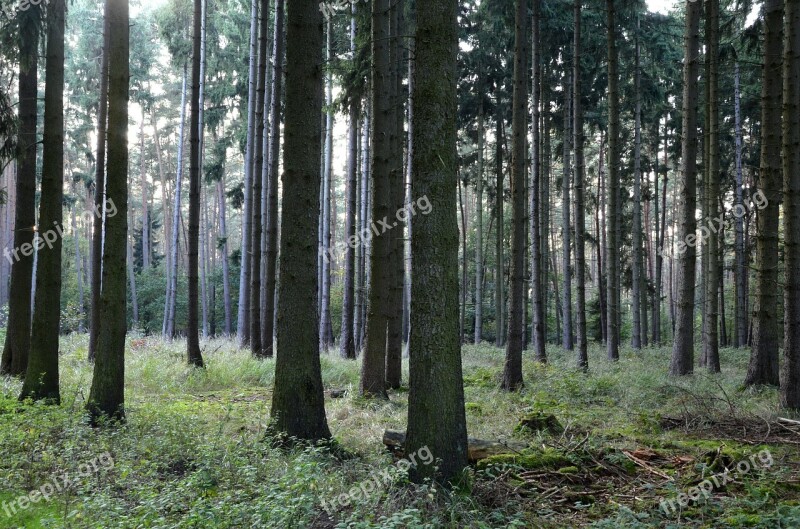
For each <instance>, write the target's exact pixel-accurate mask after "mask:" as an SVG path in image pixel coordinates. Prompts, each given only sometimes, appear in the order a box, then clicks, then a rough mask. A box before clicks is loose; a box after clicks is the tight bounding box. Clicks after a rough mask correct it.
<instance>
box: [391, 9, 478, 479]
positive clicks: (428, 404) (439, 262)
mask: <svg viewBox="0 0 800 529" xmlns="http://www.w3.org/2000/svg"><path fill="white" fill-rule="evenodd" d="M457 4H458V2H457V1H456V0H420V1H418V2H417V4H416V5H417V31H416V47H415V60H416V66H415V79H414V83H413V87H414V95H413V104H414V111H413V116H414V125H413V129H414V148H413V152H414V159H413V162H412V165H413V167H414V178H412V181H411V185H412V196H415V197H423V196H426V197H428V200H429V201H430V203H431V205H432V206H433V207H432V209H431V211H430V213H429V214H428V215H415V216H414V217H412V220H411V223H412V232H413V234H414V237H413V239H412V240H411V245H412V254H413V256H414V260H413V261H412V267H413V271H412V277H413V282H412V285H411V289H412V294H411V303H412V309H411V342H410V344H409V352H410V354H411V358H410V363H411V371H410V373H411V378H410V381H409V386H410V391H409V395H408V435H407V438H406V445H405V446H406V450H407V451H408V453H415V452H417V451H418V450H421V449H423V448H424V447H427V448H428V449H429V450H430V451H431V453H433V454H436V456H435V457H436V459H437V460H438V464H437V465H435V466H434V465H417V466H416V467H412V469H411V470H410V474H409V477H410V479H411V480H412V481H413V482H415V483H422V482H424V480H425V479H426V478H433V479H435V480H437V481H439V482H442V483H448V482H457V481H459V480H460V479H461V478H462V472H463V470H464V468H465V467H466V466H467V427H466V417H465V413H464V390H463V378H462V371H461V344H460V343H459V341H458V229H457V227H456V222H457V221H456V215H455V212H456V204H455V192H456V182H457V178H458V176H457V157H456V135H457V134H456V113H457V100H456V99H457V98H456V86H457V74H456V64H457V61H456V58H457V43H458V30H457V25H456V15H457V7H458V6H457ZM431 248H436V251H434V252H432V251H430V249H431Z"/></svg>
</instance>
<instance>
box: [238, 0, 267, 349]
mask: <svg viewBox="0 0 800 529" xmlns="http://www.w3.org/2000/svg"><path fill="white" fill-rule="evenodd" d="M259 2H261V0H252V2H251V4H250V63H249V70H248V71H249V74H248V79H249V81H248V82H249V85H248V92H247V146H246V147H245V155H244V204H243V205H244V207H243V209H242V251H241V254H242V263H241V265H242V266H241V271H240V272H239V307H238V311H237V312H238V313H237V318H236V325H237V329H236V335H237V337H238V341H239V347H246V346H248V345H250V303H251V299H250V279H251V276H250V274H251V273H252V270H251V267H252V253H251V247H250V245H251V241H252V233H251V232H252V228H253V226H252V216H253V211H252V210H253V183H254V179H255V178H254V174H255V171H256V168H255V150H256V145H255V141H256V133H255V130H256V98H257V96H256V92H257V87H258V77H257V76H258V61H259V58H260V55H259V49H260V48H259V45H258V44H259V43H258V35H259V25H258V20H259V19H258V5H259ZM259 174H260V173H259Z"/></svg>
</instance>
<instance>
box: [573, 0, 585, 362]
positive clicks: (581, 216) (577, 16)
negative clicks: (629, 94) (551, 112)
mask: <svg viewBox="0 0 800 529" xmlns="http://www.w3.org/2000/svg"><path fill="white" fill-rule="evenodd" d="M574 24H575V29H574V36H573V38H574V42H573V62H572V101H573V103H572V113H573V119H574V122H573V128H572V134H573V138H574V143H575V279H576V282H577V283H576V287H577V288H576V292H575V294H576V300H575V303H576V309H577V311H578V313H577V315H576V318H575V331H576V338H577V346H578V367H579V368H581V369H588V368H589V354H588V347H587V345H588V344H587V339H586V233H585V232H586V220H585V202H584V185H585V182H586V164H585V162H584V155H583V142H584V137H583V105H582V100H581V95H582V87H581V74H582V70H581V0H575V7H574Z"/></svg>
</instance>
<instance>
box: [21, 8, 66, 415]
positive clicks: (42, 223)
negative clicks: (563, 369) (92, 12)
mask: <svg viewBox="0 0 800 529" xmlns="http://www.w3.org/2000/svg"><path fill="white" fill-rule="evenodd" d="M64 2H65V0H53V1H52V3H51V4H50V5H49V6H48V9H47V59H46V67H47V70H46V72H47V73H46V77H45V91H44V155H43V157H42V160H43V164H42V195H41V200H40V201H39V237H41V238H43V239H44V242H45V243H46V246H43V247H42V249H41V251H40V252H39V256H38V263H37V266H36V276H37V277H36V293H35V303H34V311H33V328H34V329H36V332H34V333H33V334H32V335H31V350H30V357H29V358H28V370H27V372H26V374H25V383H24V385H23V386H22V393H21V394H20V400H24V399H26V398H29V397H30V398H33V399H36V400H39V399H44V400H47V401H48V402H51V403H54V404H58V403H60V402H61V395H60V394H59V387H58V338H59V331H60V323H61V249H62V242H63V239H62V235H61V234H62V233H63V232H64V226H63V223H64V212H63V206H62V203H63V197H64V17H65V11H66V5H65V3H64Z"/></svg>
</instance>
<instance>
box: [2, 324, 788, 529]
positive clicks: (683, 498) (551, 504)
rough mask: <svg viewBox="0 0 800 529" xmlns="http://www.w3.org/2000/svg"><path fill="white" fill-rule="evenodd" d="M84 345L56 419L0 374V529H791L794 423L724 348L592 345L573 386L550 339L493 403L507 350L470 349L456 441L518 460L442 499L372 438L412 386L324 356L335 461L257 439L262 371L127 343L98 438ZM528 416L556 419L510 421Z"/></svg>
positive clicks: (67, 355) (52, 410)
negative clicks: (386, 382) (697, 354)
mask: <svg viewBox="0 0 800 529" xmlns="http://www.w3.org/2000/svg"><path fill="white" fill-rule="evenodd" d="M86 342H87V339H86V336H82V335H76V336H71V337H65V338H63V340H62V358H61V366H62V373H61V383H62V393H61V394H62V401H63V405H62V406H61V407H47V406H42V405H34V406H31V405H21V404H18V403H17V402H16V396H17V394H18V393H19V389H20V383H19V381H17V380H12V379H7V378H6V379H2V378H0V528H2V529H6V528H16V527H26V528H70V529H73V528H74V529H77V528H103V529H128V528H130V529H134V528H159V529H162V528H163V529H166V528H170V529H177V528H180V529H184V528H186V529H188V528H209V529H210V528H242V529H244V528H247V529H249V528H267V527H268V528H272V527H275V528H287V529H288V528H309V527H310V528H320V529H321V528H333V527H341V528H352V529H361V528H431V529H436V528H444V527H453V528H458V527H469V528H489V527H492V528H494V527H541V528H563V527H595V528H648V527H758V528H764V529H776V528H796V527H800V427H799V426H797V425H794V424H792V423H791V422H780V421H779V418H781V417H784V418H786V417H787V415H786V414H785V413H784V412H781V411H780V410H779V409H778V407H777V392H776V391H775V390H774V389H761V390H752V389H744V388H742V386H741V381H742V380H743V379H744V373H745V370H746V367H747V359H748V352H747V351H746V350H732V349H724V350H723V351H722V365H723V366H724V367H723V372H722V374H720V375H717V376H708V375H706V374H705V373H702V374H701V373H698V374H696V375H694V376H692V377H687V378H685V379H680V380H677V379H670V378H668V377H667V376H666V372H667V365H668V361H669V348H649V349H645V350H644V351H642V352H640V353H638V354H637V353H634V352H633V351H631V350H627V349H626V350H624V351H623V353H622V359H621V360H620V361H619V362H618V363H616V364H610V363H608V362H607V361H606V360H605V358H604V355H605V352H604V350H601V348H600V347H598V346H595V347H594V348H593V349H592V350H591V351H590V363H591V369H590V371H589V373H588V374H584V373H581V372H579V371H577V370H575V369H574V368H573V365H574V358H573V357H574V355H573V354H572V353H566V352H564V351H562V350H560V349H559V348H557V347H552V348H551V349H549V350H548V353H549V355H550V363H549V364H548V365H547V366H540V365H536V364H535V363H534V362H533V361H532V358H531V355H530V353H526V355H525V365H524V368H525V380H526V383H527V386H526V388H525V389H524V390H523V391H521V392H519V393H516V394H506V393H503V392H500V391H499V390H498V389H497V388H498V378H499V376H500V373H501V371H502V365H503V352H502V350H500V349H496V348H494V347H490V346H478V347H475V346H467V347H465V348H464V353H463V356H464V377H465V380H464V389H465V394H466V411H467V423H468V430H469V435H470V436H471V437H475V438H479V439H485V440H491V441H501V442H506V441H509V442H515V443H524V444H526V445H528V447H529V448H527V449H525V450H523V451H522V452H518V453H516V454H512V455H509V456H500V457H495V458H493V459H490V460H488V461H484V462H483V463H481V464H480V465H479V466H478V468H475V469H473V471H472V477H471V479H470V484H469V485H468V487H467V488H465V489H460V490H456V491H444V490H441V489H439V488H438V487H436V486H434V485H432V484H427V485H422V486H413V485H410V484H408V482H407V480H406V479H405V474H404V472H403V471H401V470H399V469H398V467H397V466H396V465H393V462H392V459H391V456H390V455H389V454H388V453H387V452H386V450H385V447H384V446H383V445H382V443H381V438H382V434H383V432H384V430H385V429H393V430H404V429H405V420H406V412H407V389H401V390H399V391H395V392H392V393H391V400H390V401H389V402H371V401H364V400H362V399H360V398H358V397H357V396H356V394H355V390H356V388H357V387H358V376H359V364H358V363H355V362H351V361H345V360H341V359H339V358H338V357H337V356H336V355H335V354H330V355H323V356H322V370H323V379H324V383H325V388H326V390H332V389H333V390H346V393H345V395H344V396H343V397H342V398H335V399H334V398H330V396H328V397H327V398H326V408H327V414H328V421H329V424H330V427H331V431H332V432H333V435H334V436H335V438H336V442H337V445H338V446H339V447H341V448H343V449H344V451H346V452H348V453H350V454H351V456H352V457H341V453H342V452H343V451H342V450H336V451H334V452H335V453H336V454H337V456H334V455H332V453H331V450H330V449H329V447H313V448H306V449H301V448H296V449H293V450H290V451H285V450H281V449H275V448H272V447H271V446H270V444H269V443H268V442H265V429H266V426H267V423H268V420H269V410H270V398H271V391H272V386H273V371H274V362H273V361H257V360H254V359H252V358H251V357H250V356H249V355H248V354H247V353H246V352H243V351H237V350H236V349H235V347H234V345H233V343H231V342H228V341H224V340H216V341H211V342H208V343H204V353H205V358H206V361H207V364H208V368H207V369H206V370H202V371H197V370H190V369H189V368H187V367H185V365H184V364H185V362H184V344H183V343H182V342H175V343H172V344H165V343H163V342H162V341H161V340H159V339H157V338H139V337H131V338H129V339H128V344H127V345H128V346H127V364H126V380H127V385H126V412H127V417H128V422H127V424H126V425H125V426H123V427H121V428H117V429H111V428H105V429H104V428H100V429H95V430H93V429H91V428H90V427H88V426H87V425H86V423H85V419H84V417H83V413H82V409H83V405H84V402H85V398H86V396H87V395H88V390H89V385H90V382H91V368H90V366H88V364H87V363H86V362H85V357H86ZM405 368H406V370H407V365H406V366H405ZM406 374H407V373H406ZM405 380H407V378H405ZM532 415H533V416H537V415H539V416H543V417H546V416H548V415H553V416H554V417H555V418H556V419H557V421H558V423H559V424H558V425H553V426H554V427H553V428H552V429H551V431H549V432H548V431H541V432H530V431H522V430H521V429H520V428H518V424H519V422H520V419H521V418H522V417H525V416H529V417H530V416H532ZM559 425H560V427H561V428H559ZM726 469H727V470H726ZM375 481H378V482H380V485H378V486H376V485H375V484H374V482H375ZM354 487H355V488H356V489H357V490H356V491H355V494H352V493H351V496H352V500H348V501H346V502H345V503H349V505H347V506H345V505H343V504H342V503H341V502H339V500H338V499H337V498H338V497H339V496H340V495H343V494H347V493H348V492H350V491H351V490H352V489H354ZM693 487H699V488H693ZM59 489H60V490H59ZM53 490H54V491H55V492H52V494H51V491H53ZM701 490H702V491H705V492H706V493H705V494H699V493H698V492H699V491H701ZM32 491H33V492H32ZM35 491H40V492H45V493H47V494H46V495H47V496H48V498H46V499H45V498H43V497H42V495H41V494H37V493H36V492H35ZM688 496H692V497H693V499H690V498H689V497H688ZM23 497H24V498H26V499H24V500H22V501H20V499H21V498H23ZM29 500H32V502H31V503H30V505H25V504H26V503H27V502H28V501H29ZM664 501H666V502H667V503H662V502H664ZM670 501H671V502H672V503H671V504H670V503H669V502H670ZM660 505H661V507H660ZM670 505H671V507H670ZM23 507H27V508H24V509H23ZM326 507H327V511H326V510H325V508H326Z"/></svg>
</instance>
